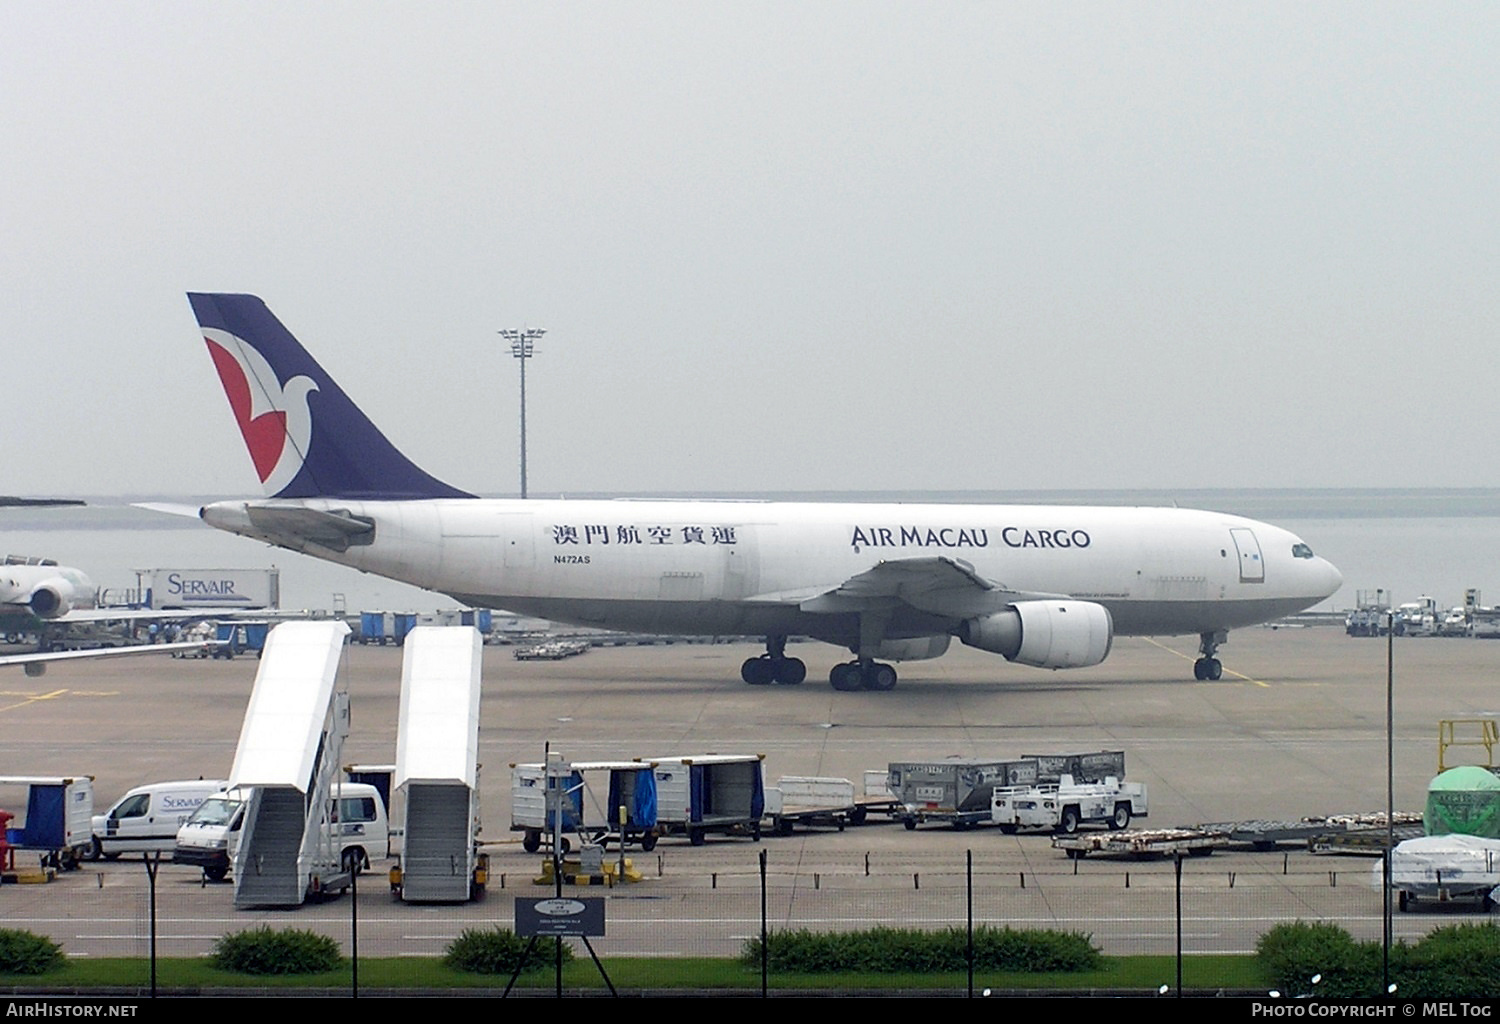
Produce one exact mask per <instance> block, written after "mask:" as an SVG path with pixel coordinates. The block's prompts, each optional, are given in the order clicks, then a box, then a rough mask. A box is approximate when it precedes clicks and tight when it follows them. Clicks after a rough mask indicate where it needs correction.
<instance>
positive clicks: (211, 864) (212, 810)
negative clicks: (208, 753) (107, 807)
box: [172, 782, 391, 882]
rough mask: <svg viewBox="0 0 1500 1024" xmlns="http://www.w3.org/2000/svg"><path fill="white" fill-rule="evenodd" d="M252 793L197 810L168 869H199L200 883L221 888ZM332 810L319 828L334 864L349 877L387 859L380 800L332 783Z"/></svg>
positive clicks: (240, 792)
mask: <svg viewBox="0 0 1500 1024" xmlns="http://www.w3.org/2000/svg"><path fill="white" fill-rule="evenodd" d="M252 795H253V790H252V789H250V788H246V789H226V790H221V791H220V792H218V793H215V794H213V795H212V796H210V797H208V798H207V799H206V800H204V801H203V803H202V804H200V805H199V807H198V809H197V810H196V811H194V812H193V814H192V816H191V817H190V818H188V820H187V821H186V822H184V823H183V825H182V827H181V828H180V829H178V830H177V839H176V843H175V845H174V846H173V847H172V863H173V864H187V865H189V866H191V867H195V868H199V869H201V870H202V871H203V874H204V876H205V877H207V878H208V879H209V880H211V881H214V882H221V881H223V880H224V879H225V878H227V877H228V876H229V869H230V868H231V867H232V866H233V865H234V859H235V854H236V853H237V852H238V850H239V846H240V836H241V835H242V834H243V831H244V828H243V826H244V822H245V809H246V807H247V806H248V805H249V803H250V797H251V796H252ZM330 799H331V800H332V801H335V803H334V804H333V807H334V808H335V809H334V810H332V811H331V813H330V815H329V821H328V823H327V824H326V825H325V826H324V829H325V831H326V832H327V833H328V835H329V837H330V839H331V841H332V842H333V843H334V844H336V847H337V850H338V856H339V863H341V864H344V865H345V866H346V867H348V869H349V870H350V871H351V872H353V871H357V870H362V869H363V868H365V867H368V866H369V864H370V860H371V858H372V857H378V856H381V855H382V850H381V848H382V847H384V851H383V854H384V856H386V857H389V856H390V848H391V838H390V821H389V818H388V816H387V814H386V802H385V797H384V795H382V793H381V791H380V790H379V789H377V788H376V787H375V786H373V785H370V784H368V783H362V782H340V783H335V784H334V786H333V790H332V792H331V794H330Z"/></svg>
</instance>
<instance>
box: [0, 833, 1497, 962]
mask: <svg viewBox="0 0 1500 1024" xmlns="http://www.w3.org/2000/svg"><path fill="white" fill-rule="evenodd" d="M976 845H979V844H976ZM762 849H764V850H765V853H766V856H765V860H764V871H762V860H761V852H762ZM1046 853H1047V854H1048V855H1047V856H1042V855H1040V854H1041V851H1040V850H1038V851H1037V855H1036V856H1035V857H1028V856H1022V857H1017V856H1015V854H1014V853H1013V852H1006V853H1003V854H1002V853H995V852H991V851H987V850H985V849H982V848H981V849H976V850H974V851H972V852H971V851H967V850H958V851H952V852H948V853H943V854H923V853H919V854H894V853H885V854H875V853H865V854H851V855H848V856H843V857H840V856H836V855H835V856H828V855H822V854H820V855H819V856H818V858H817V861H816V863H806V862H805V848H801V847H793V846H781V845H774V844H767V845H766V847H764V848H762V847H756V846H753V845H751V844H749V843H725V844H721V845H720V846H718V847H711V848H706V849H688V848H681V849H679V848H675V847H673V848H668V847H666V846H665V845H664V846H662V847H658V848H657V850H656V851H654V852H653V853H650V854H643V853H635V854H634V855H633V857H632V860H633V861H634V864H635V867H636V869H637V870H638V871H639V872H640V873H641V874H642V876H643V878H642V880H641V881H639V882H634V883H629V884H623V885H618V886H612V887H589V888H585V887H582V886H576V887H575V886H569V887H567V892H568V894H569V895H575V896H583V895H589V896H598V897H602V898H603V899H604V900H605V907H606V922H607V923H606V933H605V935H603V936H602V937H598V938H595V939H593V940H591V941H592V944H593V948H594V950H595V951H596V952H597V953H598V954H599V955H600V956H601V957H606V958H607V957H648V958H649V957H661V958H676V957H683V956H695V957H735V956H739V955H741V954H742V952H743V951H744V949H745V945H746V942H747V940H750V939H752V938H754V937H757V936H759V935H760V934H761V933H762V928H763V927H764V928H767V929H769V930H770V931H772V932H775V931H777V930H782V929H808V930H811V931H815V932H841V931H851V930H856V929H862V928H868V927H872V926H876V925H884V926H893V927H906V928H946V927H960V928H962V927H964V926H965V925H966V924H967V923H968V922H969V921H970V920H971V918H972V921H973V922H974V923H975V924H988V925H995V926H1001V927H1006V926H1008V927H1012V928H1017V929H1056V930H1063V931H1074V932H1082V933H1085V934H1087V935H1089V936H1091V937H1092V941H1093V943H1094V944H1095V945H1096V946H1097V947H1098V948H1100V949H1101V950H1102V951H1103V952H1104V953H1105V954H1107V955H1117V956H1124V955H1156V956H1174V955H1177V954H1181V955H1183V956H1195V955H1199V954H1243V953H1250V952H1253V951H1254V949H1255V945H1256V941H1257V939H1258V938H1259V937H1260V936H1261V935H1262V934H1264V933H1265V932H1266V931H1267V930H1269V929H1270V928H1271V927H1273V926H1274V925H1276V924H1278V923H1281V922H1289V921H1299V920H1300V921H1328V922H1333V923H1336V924H1338V925H1340V926H1341V927H1343V928H1345V929H1346V930H1347V931H1349V932H1350V934H1351V935H1353V936H1354V938H1356V939H1359V940H1366V941H1368V940H1374V941H1378V940H1379V939H1380V938H1381V935H1382V922H1383V916H1382V915H1383V902H1382V898H1381V891H1380V888H1379V884H1378V880H1376V879H1375V878H1373V873H1374V871H1375V870H1376V868H1375V865H1376V864H1377V863H1378V862H1376V861H1373V860H1365V859H1358V858H1331V859H1328V860H1326V861H1325V860H1322V859H1318V858H1313V857H1310V856H1308V855H1306V854H1302V853H1297V854H1290V855H1288V854H1276V853H1272V854H1249V853H1231V854H1228V855H1220V856H1214V857H1186V858H1183V859H1182V860H1181V861H1180V862H1174V861H1173V860H1172V859H1170V858H1168V859H1153V860H1139V861H1138V860H1124V859H1115V858H1089V859H1083V860H1066V859H1064V858H1062V857H1060V856H1057V855H1056V852H1055V851H1051V850H1047V851H1046ZM543 859H544V858H543V857H542V856H540V855H523V854H521V853H520V852H519V851H516V852H505V853H501V854H499V855H497V856H495V857H494V858H493V859H492V861H491V875H490V880H489V885H488V888H487V891H486V893H485V895H484V898H483V899H479V900H475V901H472V902H469V903H464V904H406V903H402V902H401V901H400V900H399V899H397V898H395V897H394V896H393V895H392V893H391V891H390V888H389V886H388V884H387V881H386V878H385V875H384V873H383V868H384V866H385V865H382V864H381V863H380V862H377V863H376V865H375V870H373V871H371V872H368V873H366V874H365V875H363V876H362V877H361V879H360V884H359V886H358V890H359V891H358V900H357V904H356V901H355V900H354V899H351V898H350V896H348V895H345V896H344V897H342V898H339V899H334V900H330V901H328V902H321V903H311V902H310V903H307V904H305V905H303V906H302V907H299V908H296V909H294V910H280V909H278V910H235V909H234V908H233V882H232V879H231V880H230V881H228V882H223V883H211V882H206V881H205V880H204V879H203V878H202V877H201V875H199V873H198V872H196V871H195V870H191V869H188V868H184V867H178V866H173V865H170V864H162V865H161V866H160V869H159V873H158V876H157V878H156V881H155V885H154V890H155V891H154V894H153V891H152V890H153V886H152V883H151V880H150V878H149V877H148V872H147V871H146V870H145V868H144V867H143V865H142V864H141V862H140V861H138V860H136V861H128V860H124V859H122V860H120V861H117V862H114V863H98V864H88V865H85V866H84V867H83V868H82V869H81V870H79V871H75V872H68V873H65V874H63V875H60V876H59V877H58V878H57V879H56V880H55V881H54V882H52V883H51V884H46V885H5V886H3V887H0V916H3V918H4V920H5V923H6V926H8V927H14V928H25V929H29V930H32V931H35V932H37V933H40V934H44V935H47V936H50V937H51V938H53V939H54V940H56V941H58V942H60V943H61V944H62V946H63V947H64V950H65V951H66V952H68V953H69V954H70V955H74V956H88V957H141V958H149V957H150V956H151V953H152V948H153V914H152V904H153V899H154V904H155V914H154V948H155V953H156V955H157V956H159V957H198V956H203V955H205V954H207V953H208V952H209V950H210V949H211V948H212V946H213V944H214V942H215V940H216V939H218V938H219V937H220V936H221V935H224V934H226V933H229V932H234V931H239V930H243V929H246V928H252V927H257V926H259V925H262V924H266V925H269V926H271V927H273V928H285V927H295V928H302V929H309V930H313V931H317V932H320V933H323V934H327V935H329V936H331V937H333V938H334V939H335V940H336V941H338V942H339V943H340V945H341V946H342V947H343V948H344V951H345V953H346V954H350V953H353V952H354V950H355V947H356V938H357V949H358V953H359V955H360V956H361V957H366V958H368V957H433V958H436V957H441V956H442V955H443V953H444V951H445V949H446V948H447V946H448V944H449V943H451V942H452V941H453V940H454V939H455V938H457V937H458V935H459V934H461V933H462V932H463V931H464V930H465V929H469V928H484V927H491V926H499V927H504V928H509V927H511V926H512V923H513V901H514V898H515V897H538V896H546V895H548V894H549V893H550V891H551V890H550V887H549V886H548V885H544V884H538V880H539V879H540V878H541V877H542V861H543ZM762 906H764V907H765V913H764V915H762ZM971 908H972V909H971ZM356 910H357V932H356V924H355V921H356V913H355V912H356ZM1482 919H1483V917H1482V912H1481V911H1479V910H1478V909H1476V908H1475V907H1474V906H1473V905H1472V904H1469V905H1465V906H1443V905H1435V906H1427V907H1423V908H1422V909H1421V910H1419V911H1417V912H1413V913H1396V914H1395V915H1394V935H1395V938H1397V939H1406V940H1407V941H1413V940H1415V939H1417V938H1420V937H1421V936H1422V935H1424V934H1426V932H1428V931H1430V930H1431V929H1432V928H1434V927H1436V926H1438V925H1443V924H1453V923H1457V922H1460V921H1474V920H1482ZM1198 976H1199V977H1200V978H1201V977H1202V975H1201V973H1200V974H1199V975H1198ZM1171 980H1172V979H1171V978H1163V979H1162V981H1163V983H1168V982H1170V981H1171ZM772 982H773V984H774V978H773V979H772ZM1210 984H1211V982H1210Z"/></svg>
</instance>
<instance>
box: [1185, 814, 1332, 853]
mask: <svg viewBox="0 0 1500 1024" xmlns="http://www.w3.org/2000/svg"><path fill="white" fill-rule="evenodd" d="M1333 821H1334V819H1330V818H1303V819H1302V820H1301V821H1269V820H1264V819H1255V820H1251V821H1217V822H1211V823H1208V824H1204V825H1199V826H1198V827H1199V828H1201V829H1203V830H1204V831H1205V832H1220V833H1223V834H1224V835H1226V836H1228V837H1229V841H1230V842H1231V843H1246V844H1249V845H1250V846H1252V847H1254V848H1255V849H1257V850H1262V851H1265V850H1273V849H1275V848H1276V846H1277V845H1278V844H1280V843H1306V842H1307V841H1308V840H1309V839H1311V838H1312V837H1313V836H1317V835H1325V834H1327V833H1329V832H1330V831H1336V830H1341V829H1343V828H1345V827H1346V826H1345V825H1342V824H1334V823H1333Z"/></svg>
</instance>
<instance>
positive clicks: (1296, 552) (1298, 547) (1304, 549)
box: [1292, 544, 1313, 558]
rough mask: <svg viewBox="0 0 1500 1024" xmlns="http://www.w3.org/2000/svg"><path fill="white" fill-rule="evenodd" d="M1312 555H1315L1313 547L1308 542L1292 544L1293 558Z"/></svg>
mask: <svg viewBox="0 0 1500 1024" xmlns="http://www.w3.org/2000/svg"><path fill="white" fill-rule="evenodd" d="M1312 556H1313V553H1312V548H1310V547H1308V546H1307V545H1306V544H1293V545H1292V557H1293V558H1311V557H1312Z"/></svg>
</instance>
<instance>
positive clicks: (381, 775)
mask: <svg viewBox="0 0 1500 1024" xmlns="http://www.w3.org/2000/svg"><path fill="white" fill-rule="evenodd" d="M395 779H396V766H395V765H393V764H346V765H344V781H345V782H360V783H363V784H365V785H367V786H374V787H375V791H376V792H377V793H379V794H380V800H381V802H382V803H383V804H384V805H385V812H386V816H387V818H388V819H389V828H387V829H386V840H385V856H386V857H387V858H389V857H391V856H393V855H394V851H393V850H392V846H391V844H392V843H393V842H394V841H395V839H396V838H397V837H399V836H400V835H401V824H400V823H401V822H404V821H405V820H406V808H405V805H404V802H403V801H402V799H401V793H400V792H399V791H398V790H397V789H396V782H395Z"/></svg>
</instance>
